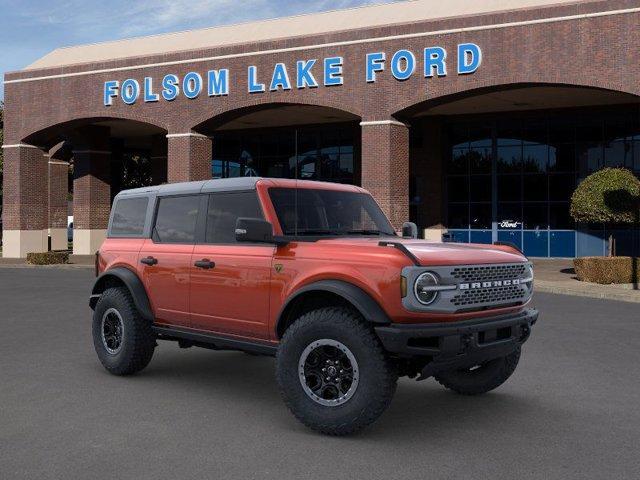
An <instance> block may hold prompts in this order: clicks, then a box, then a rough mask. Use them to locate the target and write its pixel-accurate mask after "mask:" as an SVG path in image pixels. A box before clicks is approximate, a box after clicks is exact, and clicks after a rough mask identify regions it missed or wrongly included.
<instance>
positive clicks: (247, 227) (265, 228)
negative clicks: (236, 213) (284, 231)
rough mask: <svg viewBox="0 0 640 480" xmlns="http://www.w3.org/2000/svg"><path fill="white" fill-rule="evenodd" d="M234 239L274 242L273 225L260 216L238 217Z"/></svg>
mask: <svg viewBox="0 0 640 480" xmlns="http://www.w3.org/2000/svg"><path fill="white" fill-rule="evenodd" d="M236 241H238V242H252V243H275V241H274V239H273V226H272V225H271V224H270V223H269V222H267V221H266V220H262V219H261V218H242V217H240V218H238V220H236Z"/></svg>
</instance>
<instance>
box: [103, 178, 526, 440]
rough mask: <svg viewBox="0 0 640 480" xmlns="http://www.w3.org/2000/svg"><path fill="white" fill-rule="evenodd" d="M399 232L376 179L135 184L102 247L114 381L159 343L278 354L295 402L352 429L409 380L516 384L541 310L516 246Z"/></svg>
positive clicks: (317, 423)
mask: <svg viewBox="0 0 640 480" xmlns="http://www.w3.org/2000/svg"><path fill="white" fill-rule="evenodd" d="M405 227H406V228H403V230H406V232H408V233H412V234H411V235H407V236H404V237H400V236H398V235H397V234H396V232H394V229H393V227H392V226H391V224H390V223H389V220H387V218H386V217H385V216H384V214H383V213H382V211H381V210H380V208H379V206H378V205H377V204H376V202H375V201H374V199H373V198H372V197H371V195H370V194H369V193H368V192H367V191H366V190H364V189H362V188H359V187H355V186H350V185H339V184H333V183H321V182H313V181H295V180H283V179H261V178H236V179H225V180H209V181H202V182H189V183H176V184H169V185H162V186H156V187H148V188H141V189H135V190H128V191H123V192H121V193H119V194H118V195H117V197H116V198H115V201H114V206H113V210H112V213H111V218H110V221H109V230H108V233H107V239H106V240H105V242H104V243H103V245H102V246H101V248H100V250H99V252H97V254H96V275H97V276H98V278H97V280H96V282H95V284H94V286H93V291H92V295H91V299H90V305H91V307H92V309H93V310H94V314H93V343H94V346H95V349H96V352H97V354H98V358H99V359H100V361H101V362H102V364H103V365H104V367H105V368H106V369H107V370H108V371H109V372H111V373H113V374H116V375H128V374H133V373H135V372H138V371H140V370H142V369H143V368H144V367H145V366H146V365H147V364H148V363H149V361H150V360H151V357H152V356H153V352H154V349H155V347H156V346H157V343H156V341H157V340H168V341H175V342H178V344H179V345H180V347H183V348H187V347H192V346H197V347H205V348H211V349H214V350H242V351H245V352H249V353H253V354H256V353H257V354H264V355H272V356H275V357H276V378H277V382H278V385H279V388H280V391H281V393H282V396H283V398H284V401H285V403H286V404H287V406H288V407H289V409H290V410H291V411H292V412H293V414H294V415H295V416H296V417H297V418H298V419H299V420H300V421H301V422H303V423H304V424H305V425H307V426H309V427H311V428H313V429H316V430H318V431H320V432H323V433H327V434H332V435H344V434H349V433H352V432H355V431H357V430H359V429H361V428H363V427H365V426H366V425H368V424H370V423H372V422H373V421H374V420H376V419H377V418H378V417H379V416H380V415H381V414H382V412H383V411H384V410H385V409H386V408H387V406H388V405H389V403H390V401H391V398H392V396H393V394H394V392H395V389H396V382H397V379H398V377H399V376H408V377H411V378H417V379H418V380H423V379H425V378H429V377H434V378H435V379H436V380H437V381H438V382H439V383H441V384H442V385H443V386H445V387H446V388H449V389H451V390H453V391H455V392H458V393H461V394H464V395H475V394H481V393H485V392H488V391H490V390H493V389H494V388H496V387H498V386H499V385H501V384H502V383H503V382H505V381H506V380H507V379H508V378H509V376H511V374H512V373H513V371H514V370H515V368H516V365H517V364H518V360H519V359H520V347H521V345H522V344H523V343H524V342H525V341H526V340H527V338H528V337H529V333H530V329H531V326H532V325H533V324H534V323H535V322H536V319H537V316H538V313H537V311H535V310H533V309H530V308H527V307H526V306H527V304H528V303H529V301H530V299H531V295H532V287H533V271H532V266H531V264H530V263H529V262H528V261H527V259H526V258H525V257H524V256H523V255H522V253H521V252H520V251H518V250H517V249H516V248H515V247H512V246H508V245H494V246H491V245H461V244H451V243H448V244H447V243H440V244H438V243H427V242H425V241H421V240H417V239H415V236H416V235H415V230H416V229H415V225H414V224H409V223H408V224H405Z"/></svg>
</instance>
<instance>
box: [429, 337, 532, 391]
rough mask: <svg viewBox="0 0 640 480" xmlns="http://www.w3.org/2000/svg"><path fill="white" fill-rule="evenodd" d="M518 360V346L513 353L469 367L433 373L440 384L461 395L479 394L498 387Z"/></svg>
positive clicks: (505, 379)
mask: <svg viewBox="0 0 640 480" xmlns="http://www.w3.org/2000/svg"><path fill="white" fill-rule="evenodd" d="M519 360H520V347H518V349H517V350H515V351H514V352H513V353H511V354H509V355H507V356H505V357H500V358H496V359H494V360H490V361H488V362H486V363H483V364H481V365H476V366H474V367H471V368H463V369H458V370H452V371H449V372H442V373H439V374H437V375H434V377H435V379H436V380H437V381H438V383H440V384H441V385H442V386H444V387H446V388H448V389H450V390H453V391H454V392H457V393H460V394H462V395H479V394H482V393H487V392H489V391H491V390H494V389H496V388H498V387H499V386H500V385H502V384H503V383H504V382H506V381H507V379H508V378H509V377H510V376H511V375H512V374H513V372H514V371H515V369H516V367H517V366H518V361H519Z"/></svg>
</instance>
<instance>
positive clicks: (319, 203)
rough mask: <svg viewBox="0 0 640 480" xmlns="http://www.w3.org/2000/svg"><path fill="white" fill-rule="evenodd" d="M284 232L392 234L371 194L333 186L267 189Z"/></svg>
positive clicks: (307, 233)
mask: <svg viewBox="0 0 640 480" xmlns="http://www.w3.org/2000/svg"><path fill="white" fill-rule="evenodd" d="M269 195H270V196H271V201H272V202H273V206H274V208H275V210H276V214H277V216H278V221H279V222H280V225H281V227H282V231H283V233H284V234H285V235H295V234H296V233H297V234H298V235H309V236H318V235H379V234H384V235H394V231H393V227H392V226H391V224H390V223H389V220H387V218H386V217H385V216H384V214H383V213H382V211H381V210H380V207H378V205H377V204H376V202H375V201H374V200H373V198H371V196H370V195H367V194H364V193H356V192H339V191H335V190H311V189H306V188H305V189H298V190H295V189H291V188H272V189H270V190H269Z"/></svg>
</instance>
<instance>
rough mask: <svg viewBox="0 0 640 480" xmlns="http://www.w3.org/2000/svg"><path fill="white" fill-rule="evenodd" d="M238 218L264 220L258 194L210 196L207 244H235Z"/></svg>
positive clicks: (244, 193) (220, 194)
mask: <svg viewBox="0 0 640 480" xmlns="http://www.w3.org/2000/svg"><path fill="white" fill-rule="evenodd" d="M238 217H243V218H263V216H262V210H261V208H260V204H259V203H258V198H257V197H256V192H238V193H218V194H214V195H210V196H209V207H208V209H207V230H206V236H205V241H206V243H235V242H236V220H238Z"/></svg>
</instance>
